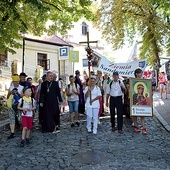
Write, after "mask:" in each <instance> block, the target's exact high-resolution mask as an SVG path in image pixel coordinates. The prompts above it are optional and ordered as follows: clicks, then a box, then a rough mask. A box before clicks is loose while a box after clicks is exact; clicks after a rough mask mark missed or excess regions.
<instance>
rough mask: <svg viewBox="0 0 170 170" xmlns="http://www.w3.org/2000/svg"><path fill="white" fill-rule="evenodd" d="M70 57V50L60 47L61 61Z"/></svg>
mask: <svg viewBox="0 0 170 170" xmlns="http://www.w3.org/2000/svg"><path fill="white" fill-rule="evenodd" d="M68 57H69V48H68V47H60V48H59V60H67V59H68Z"/></svg>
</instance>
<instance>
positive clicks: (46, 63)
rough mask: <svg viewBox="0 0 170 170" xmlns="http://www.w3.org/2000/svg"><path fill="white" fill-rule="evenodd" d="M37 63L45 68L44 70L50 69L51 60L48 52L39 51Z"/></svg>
mask: <svg viewBox="0 0 170 170" xmlns="http://www.w3.org/2000/svg"><path fill="white" fill-rule="evenodd" d="M37 64H38V65H39V66H41V67H43V68H44V70H49V69H50V60H49V59H47V54H44V53H37Z"/></svg>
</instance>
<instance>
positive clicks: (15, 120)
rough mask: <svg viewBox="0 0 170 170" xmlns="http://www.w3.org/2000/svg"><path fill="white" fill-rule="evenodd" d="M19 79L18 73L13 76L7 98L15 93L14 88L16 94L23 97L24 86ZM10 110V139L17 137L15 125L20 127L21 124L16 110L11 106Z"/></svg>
mask: <svg viewBox="0 0 170 170" xmlns="http://www.w3.org/2000/svg"><path fill="white" fill-rule="evenodd" d="M19 81H20V79H19V76H18V75H15V76H12V82H11V85H10V87H9V91H8V94H7V99H9V97H10V95H12V94H13V93H14V89H15V91H16V95H18V96H19V97H22V95H23V94H22V90H23V86H21V85H20V84H19ZM8 112H9V120H10V130H11V134H10V136H9V137H8V139H12V138H14V137H15V125H17V126H18V128H20V124H19V122H18V117H17V114H16V113H15V111H14V110H13V109H12V108H11V109H8Z"/></svg>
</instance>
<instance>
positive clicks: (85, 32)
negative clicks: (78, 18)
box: [82, 22, 88, 35]
mask: <svg viewBox="0 0 170 170" xmlns="http://www.w3.org/2000/svg"><path fill="white" fill-rule="evenodd" d="M87 27H88V26H87V24H86V23H85V22H83V23H82V34H83V35H87Z"/></svg>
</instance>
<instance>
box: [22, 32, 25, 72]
mask: <svg viewBox="0 0 170 170" xmlns="http://www.w3.org/2000/svg"><path fill="white" fill-rule="evenodd" d="M22 40H23V42H22V50H23V51H22V72H24V62H25V36H24V34H23V38H22Z"/></svg>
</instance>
